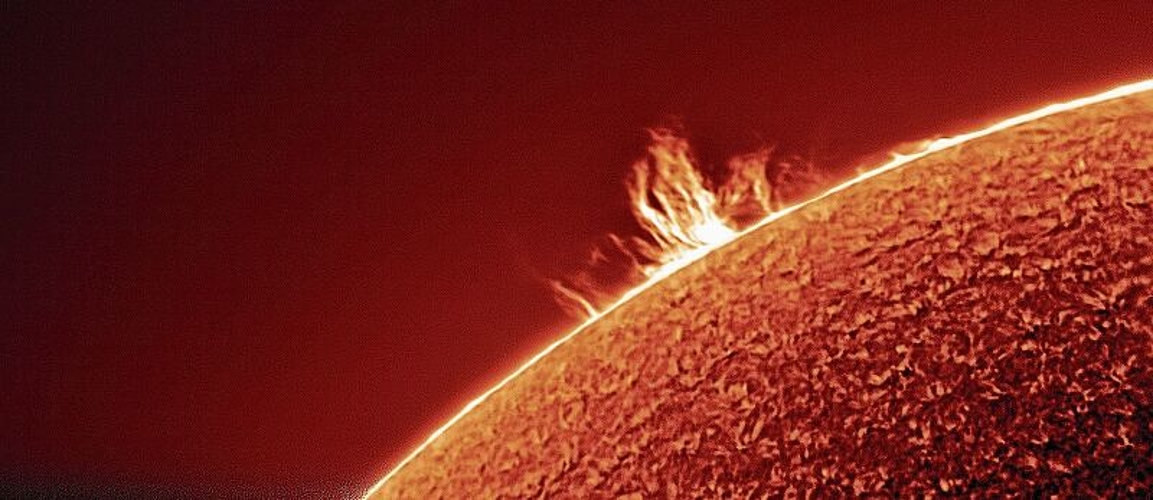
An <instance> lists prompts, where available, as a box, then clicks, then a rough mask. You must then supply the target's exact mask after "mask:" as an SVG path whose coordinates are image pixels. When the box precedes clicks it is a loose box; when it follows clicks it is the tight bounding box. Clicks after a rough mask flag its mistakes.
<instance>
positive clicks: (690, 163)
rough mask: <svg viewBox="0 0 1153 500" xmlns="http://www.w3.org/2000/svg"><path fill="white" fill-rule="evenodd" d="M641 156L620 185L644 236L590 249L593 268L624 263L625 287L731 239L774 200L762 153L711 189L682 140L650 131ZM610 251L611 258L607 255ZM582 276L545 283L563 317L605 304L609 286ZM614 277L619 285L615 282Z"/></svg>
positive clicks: (739, 160) (735, 162) (735, 164)
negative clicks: (629, 174)
mask: <svg viewBox="0 0 1153 500" xmlns="http://www.w3.org/2000/svg"><path fill="white" fill-rule="evenodd" d="M649 134H650V137H651V143H650V144H649V147H648V154H647V155H646V156H645V157H644V158H642V159H641V160H638V161H637V162H636V163H634V164H633V166H632V175H631V177H629V179H628V181H627V182H626V185H625V187H626V189H627V191H628V195H629V200H630V201H631V202H632V203H631V208H632V213H633V217H634V218H635V220H636V222H637V225H638V226H640V228H641V229H642V230H643V231H644V237H641V238H637V237H633V238H629V239H627V240H626V239H624V238H621V237H620V236H617V235H612V234H610V235H609V236H608V238H609V241H610V242H611V245H610V246H609V247H607V248H600V247H598V248H595V249H594V250H593V256H592V260H591V263H590V265H591V266H592V268H593V271H597V270H601V269H603V268H608V267H611V266H612V265H613V264H623V265H625V266H626V267H627V270H626V271H625V274H626V275H627V276H625V277H624V278H620V279H619V280H623V281H625V282H626V284H627V285H630V286H632V285H636V284H637V283H639V282H641V281H643V280H645V279H651V278H652V277H653V276H654V275H657V274H660V273H662V272H665V271H667V270H668V268H669V266H675V265H676V264H675V263H677V262H681V261H691V260H694V259H695V258H696V257H697V254H698V253H699V252H705V251H707V249H709V248H713V247H717V246H720V245H723V244H725V243H727V242H729V241H731V240H732V239H733V238H734V237H736V236H737V234H739V233H740V231H741V230H742V229H743V228H744V227H745V226H747V225H749V223H750V222H756V221H758V220H760V219H762V218H764V217H765V216H766V215H768V214H769V213H770V212H771V207H772V205H773V204H774V203H775V201H776V200H775V199H774V198H773V194H772V193H773V186H772V184H771V183H770V181H769V179H768V177H767V170H766V166H767V164H768V161H769V153H770V150H769V149H768V148H763V149H760V150H758V151H755V152H753V153H749V154H745V155H741V156H737V157H734V158H732V159H730V160H729V162H728V164H727V165H726V166H727V169H726V171H725V177H724V181H723V182H722V183H720V185H719V186H716V187H713V185H712V183H710V182H709V180H708V179H706V177H705V175H704V174H703V172H702V169H701V167H700V165H699V164H698V162H697V161H696V160H695V159H694V157H693V153H692V150H691V148H690V147H689V142H688V140H686V139H684V138H683V137H680V136H677V135H676V134H675V133H673V132H672V131H671V130H669V129H654V130H650V131H649ZM606 250H607V251H609V252H611V255H612V257H610V256H609V254H606ZM594 274H595V273H594V272H589V271H585V272H581V273H578V274H576V275H575V276H574V277H572V278H570V279H568V280H566V281H563V282H562V281H560V280H553V281H551V282H550V283H549V285H550V286H551V287H552V289H553V291H554V292H555V293H556V299H557V302H558V303H560V304H561V305H562V307H564V308H565V309H566V310H568V311H569V312H570V313H574V314H575V315H579V316H593V315H595V314H596V312H597V307H596V305H595V304H597V303H598V302H600V303H611V302H612V299H613V298H615V297H609V298H608V300H604V296H605V295H611V293H612V292H611V288H612V286H611V284H606V283H603V282H602V281H603V280H597V279H595V278H594V277H593V276H594ZM619 280H618V281H619Z"/></svg>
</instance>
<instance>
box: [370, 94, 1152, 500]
mask: <svg viewBox="0 0 1153 500" xmlns="http://www.w3.org/2000/svg"><path fill="white" fill-rule="evenodd" d="M1149 90H1153V79H1150V80H1144V81H1140V82H1136V83H1130V84H1127V85H1122V86H1120V87H1117V88H1114V89H1112V90H1108V91H1106V92H1102V93H1100V94H1095V95H1092V96H1088V97H1082V98H1079V99H1074V100H1071V101H1067V102H1060V103H1054V104H1050V105H1048V106H1045V107H1043V108H1040V109H1037V110H1035V111H1032V112H1029V113H1025V114H1023V115H1018V116H1015V117H1012V118H1009V119H1006V120H1003V121H1001V122H998V123H996V124H993V125H991V126H988V127H986V128H983V129H980V130H977V131H974V132H969V133H967V134H961V135H957V136H953V137H946V138H941V139H936V140H933V141H930V142H928V143H926V144H925V146H924V147H923V149H921V150H920V151H917V152H915V153H906V154H893V155H892V159H890V160H889V161H888V162H886V163H884V164H882V165H880V166H878V167H875V168H873V169H870V170H867V171H865V172H863V173H861V174H859V175H857V176H856V177H853V178H852V179H849V180H848V181H845V182H843V183H841V184H838V185H836V186H834V187H832V188H830V189H828V190H826V191H824V192H823V193H821V194H819V195H817V196H815V197H813V198H811V199H809V200H806V201H804V202H801V203H797V204H795V205H792V206H790V207H787V208H784V209H781V210H778V211H775V212H771V213H769V214H768V215H767V216H766V217H764V218H763V219H761V220H760V221H759V222H756V223H754V224H752V225H750V226H748V227H746V228H744V229H743V230H740V231H737V230H734V229H732V228H731V227H730V226H729V225H728V224H727V223H726V222H725V221H724V220H723V219H722V218H720V217H718V216H717V214H716V212H715V211H713V210H712V208H713V204H714V203H715V202H716V198H715V196H716V195H715V194H714V193H713V192H711V191H709V190H708V189H707V188H706V187H705V186H704V185H703V183H702V182H701V181H700V178H699V177H692V176H691V175H690V176H689V178H688V182H687V183H685V182H684V180H685V179H684V177H685V173H684V172H676V173H675V175H676V182H675V183H673V184H671V185H666V186H664V188H665V189H660V190H658V192H660V193H672V195H671V197H670V198H665V199H660V197H658V198H657V199H656V201H657V202H658V203H657V205H654V204H652V203H651V200H650V198H649V196H648V194H647V193H648V192H649V190H648V188H649V187H650V186H649V184H648V183H650V182H652V183H662V182H663V183H668V182H670V176H671V175H673V174H674V173H672V172H670V171H668V168H669V167H670V166H672V167H675V166H678V165H684V164H691V163H689V162H688V158H687V156H678V154H681V155H683V154H684V153H683V150H681V149H678V148H676V147H674V148H659V147H657V146H659V145H660V144H661V142H660V141H661V140H664V139H663V138H662V137H660V136H658V135H654V140H656V142H657V144H656V145H654V147H657V149H652V148H650V153H651V154H652V155H653V156H654V158H655V161H656V166H657V168H656V170H655V172H653V173H652V174H651V175H652V176H653V177H648V176H647V175H648V174H645V173H644V172H641V171H640V170H639V169H637V168H634V171H636V173H638V175H639V176H640V177H638V178H636V179H634V181H633V182H634V183H631V184H630V186H629V192H630V195H631V196H632V199H633V210H634V214H635V215H637V216H638V220H640V221H641V222H642V225H644V226H645V229H646V230H648V231H649V233H650V234H651V235H652V236H653V237H654V239H655V240H656V241H657V243H658V245H659V246H658V247H656V248H657V250H659V251H660V253H659V254H656V255H654V256H652V257H654V258H655V261H656V262H657V264H656V265H654V266H652V267H650V268H646V269H645V270H644V271H645V274H646V275H647V276H648V279H647V280H645V281H644V282H643V283H641V284H640V285H638V286H636V287H634V288H632V289H630V290H628V291H627V292H625V293H623V294H622V295H621V296H620V297H619V298H618V299H617V300H616V301H615V302H613V303H612V304H610V305H609V306H607V307H605V308H604V309H602V310H600V311H597V310H596V309H595V308H593V307H592V306H591V305H590V304H588V302H587V301H583V300H582V301H581V302H582V304H583V305H584V306H585V309H586V310H587V312H588V313H589V317H588V319H586V320H585V321H584V322H583V323H581V324H580V325H579V326H577V327H576V328H575V329H573V330H572V331H570V332H569V333H567V334H565V335H564V336H562V337H561V338H560V339H558V340H556V341H555V342H553V343H552V344H549V345H548V346H547V347H545V348H544V349H543V350H541V351H540V352H538V353H537V354H536V355H534V356H533V357H531V358H529V359H528V360H527V361H526V362H525V363H524V364H522V365H521V366H520V367H519V368H517V369H516V370H514V371H513V372H512V373H510V374H509V375H508V376H506V377H505V378H504V379H502V380H501V381H500V382H498V383H497V384H496V385H494V386H492V387H491V388H489V389H488V390H487V391H485V392H484V393H483V394H481V395H480V396H479V397H477V398H476V399H473V400H472V401H469V402H468V404H466V405H465V406H464V408H462V409H461V410H460V412H458V413H457V414H456V415H455V416H453V417H452V418H450V419H449V420H448V421H447V422H445V423H444V424H443V425H441V426H440V427H439V428H437V429H436V430H435V431H433V432H432V434H430V435H429V436H428V438H427V439H425V440H424V442H422V443H421V444H420V446H417V447H416V449H414V450H413V451H412V452H411V453H409V454H408V455H407V456H405V457H404V459H403V460H401V461H400V462H399V463H397V464H396V466H394V467H393V468H392V470H390V471H389V472H388V473H387V474H385V475H384V477H383V478H381V479H380V480H379V481H377V482H376V484H374V485H373V486H372V487H371V488H369V490H368V491H367V492H366V493H365V495H364V498H368V497H371V496H372V495H374V494H375V493H376V492H377V491H379V490H380V489H381V488H382V487H383V486H384V485H385V484H386V483H388V481H389V480H390V479H392V478H393V477H394V476H396V474H397V473H398V472H399V471H400V470H401V469H403V468H404V467H405V466H406V465H408V463H409V462H411V461H412V460H413V459H414V458H416V457H417V455H420V453H421V452H423V451H424V450H425V448H427V447H428V446H429V444H431V443H432V442H433V441H435V440H436V439H437V438H438V437H440V436H441V435H442V434H444V432H445V431H446V430H448V428H449V427H452V426H453V425H454V424H456V423H457V422H458V421H460V419H462V418H464V416H465V415H467V414H468V413H469V412H470V411H472V409H473V408H476V407H477V406H478V405H480V404H481V403H483V402H484V401H485V400H486V399H488V398H489V396H491V395H492V394H493V393H495V392H496V391H498V390H500V389H501V388H502V387H504V386H506V385H508V383H509V382H511V381H512V380H513V379H515V378H517V377H518V376H519V375H520V374H521V373H524V372H525V370H528V368H529V367H531V366H532V365H534V364H536V363H537V362H538V361H540V360H541V359H542V358H544V357H545V356H547V355H548V354H549V353H550V352H552V351H553V350H555V349H556V348H557V347H560V346H561V345H563V344H564V343H565V342H568V341H569V340H570V339H572V338H573V337H575V336H576V335H577V334H579V333H581V332H582V331H584V330H585V328H587V327H588V326H589V325H591V324H593V323H595V322H597V320H599V319H600V318H601V317H603V316H605V315H607V314H608V313H610V312H612V311H614V310H615V309H617V308H618V307H620V306H621V305H623V304H624V303H626V302H628V301H629V300H631V299H632V298H633V297H636V296H637V295H639V294H641V293H642V292H644V291H645V290H647V289H649V288H651V287H652V286H653V285H655V284H656V283H659V282H660V281H663V280H664V279H665V278H667V277H668V276H670V275H672V274H673V273H675V272H677V271H678V270H680V269H683V268H684V267H686V266H688V265H689V264H692V263H693V262H696V261H698V260H700V259H702V258H704V257H705V256H706V255H708V254H710V253H712V252H713V251H715V250H717V249H718V248H721V247H723V246H725V245H726V244H728V243H731V242H733V241H735V240H737V239H740V237H741V236H744V235H745V234H748V233H750V232H752V231H755V230H757V229H759V228H761V227H764V226H765V225H767V224H769V223H771V222H773V221H775V220H777V219H780V218H781V217H784V216H786V215H788V214H790V213H793V212H795V211H797V210H798V209H800V208H801V207H804V206H806V205H808V204H810V203H813V202H816V201H818V200H821V199H823V198H825V197H828V196H829V195H832V194H833V193H837V192H840V191H844V190H845V189H848V188H849V187H851V186H854V185H856V184H859V183H861V182H863V181H865V180H867V179H871V178H873V177H876V176H878V175H881V174H883V173H885V172H888V171H890V170H895V169H897V168H898V167H901V166H903V165H906V164H908V163H910V162H913V161H915V160H918V159H921V158H924V157H925V156H928V155H930V154H933V153H936V152H939V151H943V150H946V149H949V148H952V147H954V146H957V145H960V144H964V143H966V142H969V141H972V140H974V139H978V138H981V137H984V136H987V135H990V134H993V133H995V132H999V131H1002V130H1005V129H1008V128H1011V127H1015V126H1017V125H1021V124H1024V123H1028V122H1031V121H1034V120H1037V119H1040V118H1044V117H1047V116H1051V115H1054V114H1057V113H1061V112H1064V111H1069V110H1073V109H1077V108H1081V107H1084V106H1089V105H1092V104H1097V103H1100V102H1104V101H1108V100H1112V99H1117V98H1120V97H1125V96H1128V95H1132V94H1137V93H1140V92H1144V91H1149ZM674 145H675V144H674ZM678 152H679V153H678ZM662 169H664V170H662ZM646 221H647V222H646ZM570 293H572V292H570ZM570 298H571V299H573V300H580V298H579V296H577V295H576V294H575V293H573V296H572V297H570Z"/></svg>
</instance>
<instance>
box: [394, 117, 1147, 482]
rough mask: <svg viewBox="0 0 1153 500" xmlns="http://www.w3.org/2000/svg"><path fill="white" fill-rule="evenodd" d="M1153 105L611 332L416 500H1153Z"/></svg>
mask: <svg viewBox="0 0 1153 500" xmlns="http://www.w3.org/2000/svg"><path fill="white" fill-rule="evenodd" d="M1151 203H1153V95H1148V94H1144V95H1139V96H1135V97H1130V98H1125V99H1122V100H1116V101H1111V102H1107V103H1103V104H1099V105H1095V106H1092V107H1090V108H1084V109H1081V110H1078V111H1073V112H1069V113H1065V114H1061V115H1057V116H1054V117H1050V118H1046V119H1043V120H1039V121H1036V122H1033V123H1031V124H1028V125H1025V126H1021V127H1018V128H1015V129H1011V130H1008V131H1005V132H1001V133H998V134H995V135H993V136H990V137H987V138H984V139H980V140H977V141H975V142H972V143H969V144H966V145H963V146H960V147H958V148H955V149H952V150H949V151H946V152H942V153H938V154H936V155H933V156H930V157H928V158H926V159H923V160H920V161H918V162H915V163H912V164H910V165H908V166H906V167H904V168H902V169H900V170H897V171H894V172H890V173H887V174H884V175H882V176H880V177H878V178H875V179H872V180H869V181H866V182H865V183H863V184H861V185H859V186H856V187H853V188H850V189H848V190H846V191H844V192H841V193H839V194H836V195H833V196H831V197H829V198H826V199H824V200H822V201H819V202H817V203H814V204H812V205H809V206H807V207H805V208H804V209H802V210H800V211H799V212H797V213H794V214H792V215H789V216H787V217H785V218H783V219H781V220H779V221H777V222H774V223H772V224H770V225H768V226H766V227H764V228H762V229H760V230H758V231H756V232H755V233H753V234H750V235H749V236H747V237H745V238H743V239H741V240H739V241H737V242H736V243H735V244H732V245H730V246H728V247H726V248H724V249H721V250H719V251H717V252H716V253H714V254H713V255H711V256H709V257H708V258H707V259H705V260H704V261H702V262H699V263H697V264H695V265H693V266H692V267H690V268H688V269H685V270H684V271H682V272H680V273H678V274H677V275H675V276H673V277H672V278H670V279H668V280H666V281H664V282H662V283H661V284H659V285H658V286H656V287H655V288H653V289H651V290H649V291H648V292H646V293H645V294H643V295H641V296H639V297H637V298H636V299H635V300H633V301H631V302H630V303H628V304H626V305H625V306H623V307H621V308H620V309H618V310H617V311H615V312H613V313H612V314H610V315H608V316H606V317H605V318H603V319H602V320H600V321H599V322H598V323H596V324H595V325H593V326H592V327H590V328H589V329H588V330H586V331H585V332H583V333H581V334H580V335H579V336H577V337H576V338H575V339H574V340H572V341H571V342H569V343H568V344H566V345H564V346H562V347H561V348H559V349H557V350H556V351H555V352H553V353H552V354H551V355H549V356H548V357H547V358H545V360H544V361H542V362H541V363H539V364H537V365H535V366H534V367H532V368H531V369H529V370H528V371H527V372H525V373H524V374H523V375H522V376H521V377H520V378H518V379H517V380H515V381H514V382H512V383H511V384H509V385H508V386H507V387H505V388H504V389H502V390H500V391H498V392H497V393H496V394H494V395H493V396H492V397H491V398H490V399H489V400H488V401H486V402H485V403H484V404H483V405H481V406H479V407H478V408H477V409H476V410H475V411H473V412H472V413H471V414H469V415H468V416H467V417H465V418H464V419H463V420H461V421H460V422H459V423H458V424H457V425H455V426H454V427H452V428H451V429H450V430H448V432H446V433H445V434H444V435H443V436H442V437H441V438H440V439H438V440H437V441H436V442H435V443H434V444H433V445H432V446H431V447H429V448H428V449H427V450H426V451H425V452H424V453H422V454H421V455H420V456H419V457H418V458H417V459H415V460H414V461H413V462H412V463H410V464H409V465H408V466H407V467H406V468H405V469H403V470H402V471H401V472H400V473H399V474H398V475H397V476H396V477H395V478H393V480H392V481H390V482H389V483H388V484H387V485H386V487H385V488H384V489H383V490H382V491H381V492H380V493H381V495H383V496H384V497H398V498H429V497H442V498H498V497H507V498H514V497H515V498H522V497H539V496H545V497H557V498H621V497H623V498H653V497H656V498H664V497H668V498H673V497H678V498H698V497H725V498H732V497H736V498H747V497H751V498H761V497H765V496H770V497H774V496H778V495H781V494H790V493H801V494H805V493H815V494H817V495H818V496H828V495H837V496H841V495H859V494H865V493H871V492H877V493H882V494H885V495H890V494H897V493H899V494H908V493H924V494H934V493H935V494H938V495H954V494H962V495H969V494H977V495H981V496H986V495H996V494H1001V493H1006V492H1031V493H1044V494H1049V493H1074V492H1100V493H1107V494H1121V495H1125V496H1144V495H1149V494H1150V485H1151V484H1153V458H1151V449H1150V447H1151V445H1153V371H1151V369H1150V363H1151V361H1153V319H1151V318H1153V296H1151V283H1153V236H1151V234H1153V226H1151V225H1153V206H1151Z"/></svg>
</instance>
